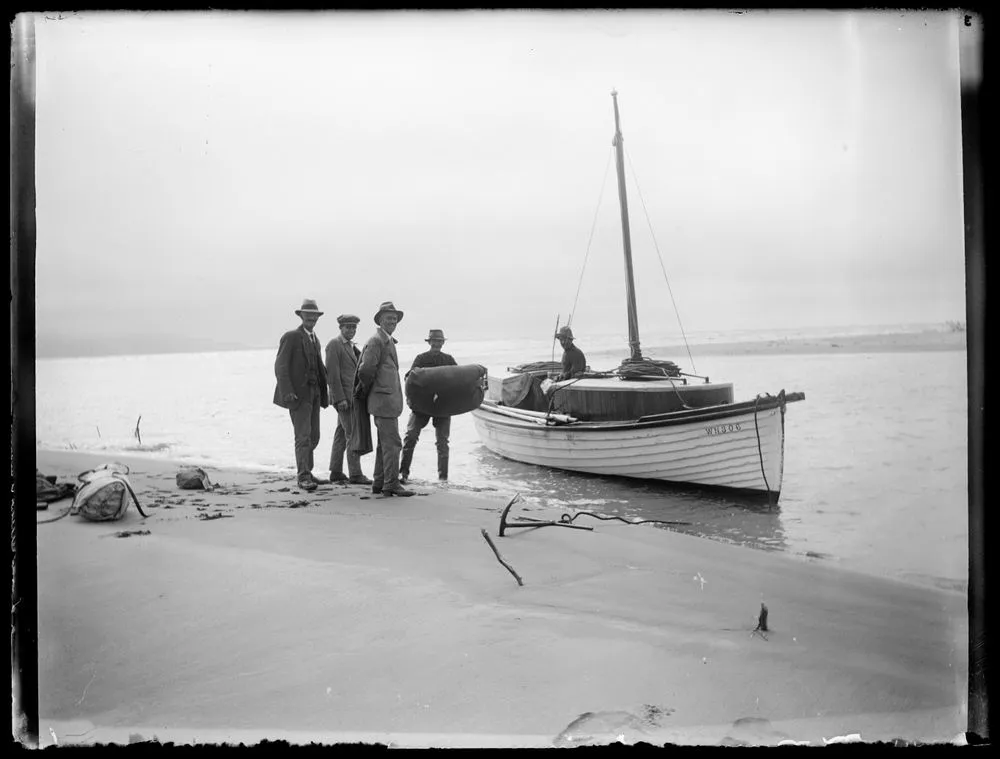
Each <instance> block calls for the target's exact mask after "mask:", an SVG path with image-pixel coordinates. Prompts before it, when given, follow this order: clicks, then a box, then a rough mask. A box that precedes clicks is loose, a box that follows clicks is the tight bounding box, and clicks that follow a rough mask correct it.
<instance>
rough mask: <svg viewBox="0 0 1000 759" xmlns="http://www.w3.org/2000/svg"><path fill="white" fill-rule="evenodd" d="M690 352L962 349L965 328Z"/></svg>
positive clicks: (706, 346) (702, 347)
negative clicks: (954, 330)
mask: <svg viewBox="0 0 1000 759" xmlns="http://www.w3.org/2000/svg"><path fill="white" fill-rule="evenodd" d="M690 348H691V353H692V354H694V355H702V356H766V355H803V354H831V353H908V352H915V353H921V352H937V351H964V350H966V340H965V332H938V331H932V330H927V331H924V332H912V333H911V332H893V333H886V334H881V335H840V336H837V335H834V336H830V337H810V338H792V339H788V338H784V339H780V340H778V339H775V340H755V341H750V342H745V343H740V342H725V343H691V344H690ZM650 351H651V352H653V351H655V352H658V353H673V354H676V355H682V354H683V353H686V351H687V349H686V348H685V346H684V345H669V346H664V347H655V348H651V349H650Z"/></svg>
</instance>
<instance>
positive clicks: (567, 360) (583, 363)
mask: <svg viewBox="0 0 1000 759" xmlns="http://www.w3.org/2000/svg"><path fill="white" fill-rule="evenodd" d="M556 338H557V339H558V340H559V345H561V346H562V349H563V355H562V373H561V374H560V375H559V376H558V377H556V381H557V382H561V381H562V380H568V379H573V378H574V377H576V376H577V375H579V374H582V373H583V372H584V371H586V369H587V358H586V357H585V356H584V355H583V351H582V350H580V349H579V348H577V347H576V346H575V345H573V330H571V329H570V328H569V327H568V326H566V327H560V328H559V331H558V332H556Z"/></svg>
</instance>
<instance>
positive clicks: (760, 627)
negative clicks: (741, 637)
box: [750, 603, 767, 640]
mask: <svg viewBox="0 0 1000 759" xmlns="http://www.w3.org/2000/svg"><path fill="white" fill-rule="evenodd" d="M766 632H767V606H765V605H764V604H763V603H761V605H760V616H758V617H757V626H756V627H755V628H754V629H753V630H752V631H751V633H750V637H751V638H752V637H753V636H754V635H759V636H760V637H762V638H763V639H764V640H767V636H766V635H765V634H764V633H766Z"/></svg>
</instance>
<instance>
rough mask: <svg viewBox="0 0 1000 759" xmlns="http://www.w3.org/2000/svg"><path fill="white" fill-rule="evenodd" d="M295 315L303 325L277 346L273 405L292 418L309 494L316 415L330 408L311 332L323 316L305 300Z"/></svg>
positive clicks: (299, 474) (302, 476)
mask: <svg viewBox="0 0 1000 759" xmlns="http://www.w3.org/2000/svg"><path fill="white" fill-rule="evenodd" d="M295 313H296V315H297V316H298V317H299V318H300V319H301V320H302V324H301V325H300V326H299V327H298V328H297V329H293V330H290V331H289V332H286V333H285V334H283V335H282V336H281V342H280V343H279V344H278V357H277V358H276V359H275V361H274V376H275V377H276V378H277V380H278V384H277V386H276V387H275V388H274V402H275V404H277V405H278V406H281V407H282V408H286V409H288V413H289V415H290V416H291V417H292V428H293V430H294V431H295V469H296V472H297V478H298V484H299V487H300V488H302V489H303V490H309V491H312V490H315V489H316V485H317V484H318V482H319V481H318V480H317V479H316V478H315V477H313V473H312V469H313V451H314V450H315V449H316V446H317V445H319V412H320V409H321V408H326V407H327V406H329V405H330V400H329V394H328V392H327V381H326V369H325V367H324V366H323V357H322V355H321V354H320V347H319V338H318V337H316V333H315V332H314V331H313V328H314V327H315V326H316V322H317V321H318V320H319V317H321V316H322V315H323V312H322V311H320V310H319V308H318V307H317V305H316V301H314V300H309V299H306V300H304V301H302V307H301V308H299V309H298V310H296V312H295Z"/></svg>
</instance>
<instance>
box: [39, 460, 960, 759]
mask: <svg viewBox="0 0 1000 759" xmlns="http://www.w3.org/2000/svg"><path fill="white" fill-rule="evenodd" d="M110 460H119V461H121V462H122V463H126V464H127V465H129V467H130V475H129V478H130V480H131V482H132V484H133V487H134V488H135V489H136V493H137V495H138V496H139V498H140V502H141V503H142V505H143V509H144V510H145V511H146V512H147V514H149V517H148V518H147V519H142V518H141V517H140V515H139V514H138V513H137V512H136V511H135V509H134V508H130V509H129V511H128V513H127V514H126V516H125V518H124V519H123V520H121V521H119V522H112V523H90V522H85V521H83V520H81V519H80V518H78V517H66V518H64V519H60V520H59V521H56V522H52V523H46V524H39V526H38V572H39V574H38V579H39V593H38V597H39V627H38V630H39V716H40V732H41V736H40V737H41V738H42V740H43V741H45V740H48V739H49V730H50V729H51V730H52V731H53V734H54V735H56V736H59V738H58V740H59V742H60V743H64V742H67V741H68V742H73V740H74V739H73V738H72V737H70V734H79V733H85V736H84V737H83V738H82V740H84V741H88V742H94V741H101V740H102V739H103V740H106V741H110V742H124V741H125V740H127V738H128V736H129V735H131V734H132V733H133V732H140V733H142V734H143V735H144V737H145V738H146V739H149V738H150V737H151V734H150V733H155V734H156V736H157V738H158V739H159V740H164V741H165V740H175V741H188V742H198V741H203V740H207V741H208V742H224V741H230V742H232V741H233V740H236V739H237V736H243V737H242V738H240V739H241V740H248V739H249V740H259V739H264V738H271V739H276V738H281V737H284V738H285V739H287V740H293V741H294V740H297V739H296V738H294V736H299V738H301V737H302V736H311V738H309V739H311V740H323V739H322V738H316V736H317V735H323V736H327V737H326V740H331V739H332V740H334V741H341V742H342V741H348V742H353V741H358V740H360V741H375V742H380V743H387V742H389V741H393V744H394V745H414V746H415V745H436V746H448V745H464V746H493V745H578V744H580V745H582V744H583V743H601V742H613V741H614V740H616V739H617V736H618V735H619V734H623V735H624V736H625V741H626V742H637V741H644V742H650V743H653V744H662V743H665V742H670V743H682V744H687V743H697V744H712V745H717V744H719V743H720V742H723V743H725V742H726V741H727V740H729V741H730V742H733V741H735V742H737V743H738V742H743V743H750V744H755V743H756V744H770V745H774V744H775V743H777V742H779V741H780V740H783V739H787V740H809V741H811V742H812V743H813V744H814V745H817V744H818V745H822V741H823V738H830V737H832V736H833V735H846V734H850V733H856V732H861V734H862V739H863V740H866V741H868V740H892V739H894V738H902V739H906V740H925V741H926V740H930V741H935V742H942V741H951V740H953V739H954V738H955V736H956V734H958V733H962V732H964V730H965V722H964V720H965V687H966V677H965V672H966V667H967V663H966V661H967V657H966V656H965V651H966V649H967V642H966V641H967V618H966V611H965V606H966V601H965V596H964V595H963V594H960V593H954V592H949V591H945V590H937V589H933V588H927V587H923V586H913V585H910V584H907V583H904V582H899V581H894V580H889V579H884V578H876V577H870V576H868V575H861V574H855V573H853V572H851V571H850V570H845V569H843V568H840V567H830V566H826V565H822V564H820V563H819V562H814V561H808V560H803V559H800V558H793V557H791V556H786V555H782V554H776V553H772V552H765V551H760V550H754V549H751V548H746V547H742V546H733V545H727V544H724V543H718V542H715V541H712V540H709V539H705V538H698V537H694V536H690V535H684V534H681V533H676V532H672V531H667V530H662V529H647V528H644V527H642V526H629V525H622V524H615V523H605V522H600V523H597V524H593V525H590V524H588V525H587V526H592V527H593V528H594V529H593V530H591V531H583V530H570V529H555V528H548V529H538V530H519V531H516V533H515V531H510V532H508V534H507V536H506V537H503V538H500V537H499V536H497V527H498V524H499V514H500V511H501V510H502V509H503V507H504V506H505V505H506V503H507V502H508V501H509V499H510V497H511V495H512V494H510V493H506V492H503V491H500V490H498V491H479V492H475V491H466V490H463V489H459V488H455V489H450V488H449V489H448V490H445V489H443V488H442V489H439V488H437V487H434V488H419V487H418V491H420V492H422V493H426V495H420V496H416V497H413V498H407V499H399V498H380V497H376V496H372V495H371V493H370V492H366V491H368V489H367V488H361V487H357V486H354V487H346V486H329V485H328V486H323V487H321V488H319V489H318V490H317V491H315V492H314V493H312V494H309V493H303V492H298V491H297V489H296V488H295V487H294V480H293V478H292V477H291V475H288V476H284V475H276V474H274V473H254V472H251V471H243V470H216V469H210V468H209V467H204V469H205V470H206V471H207V472H208V473H209V476H210V478H211V479H212V481H213V482H215V483H217V485H218V488H217V489H216V490H214V491H184V490H179V489H177V488H176V485H175V483H174V481H173V479H174V478H173V476H174V474H175V473H176V471H178V469H179V468H180V466H182V465H183V464H178V463H176V462H169V461H163V460H155V461H154V460H147V459H142V458H136V457H132V458H130V457H117V458H116V459H109V458H108V457H107V456H101V455H97V454H81V453H76V452H63V451H39V452H38V468H39V469H40V470H41V472H42V473H43V474H49V475H51V474H54V475H57V477H58V478H59V481H60V482H61V481H64V480H66V479H70V480H74V479H75V476H76V474H78V473H79V472H81V471H84V470H86V469H88V468H91V467H92V466H94V465H95V464H98V463H105V462H108V461H110ZM68 506H69V501H68V500H66V501H62V502H57V503H55V504H51V505H50V506H49V507H48V509H47V510H46V511H40V512H38V521H39V522H41V521H42V520H47V519H51V518H53V517H55V516H58V514H59V513H61V512H62V511H63V510H64V509H66V508H68ZM147 507H148V508H147ZM536 511H537V512H538V513H537V514H536V515H535V518H542V519H547V518H551V517H552V515H551V514H550V513H546V512H548V511H551V509H548V510H546V509H538V510H536ZM216 515H218V516H216ZM522 515H526V512H525V510H524V509H522V508H520V505H516V506H515V508H514V509H512V511H511V515H510V518H511V519H514V518H518V517H519V516H522ZM206 517H208V518H206ZM647 527H648V526H647ZM483 529H485V530H487V531H488V533H489V534H490V535H491V536H493V540H494V542H495V544H496V547H497V549H498V550H499V551H500V553H501V555H502V556H503V557H504V559H505V560H507V561H508V562H509V563H510V564H511V565H512V566H513V567H514V568H516V570H517V571H518V573H519V574H520V575H522V576H523V578H524V583H525V584H524V586H523V587H521V586H518V585H517V584H516V582H515V581H514V579H513V577H512V576H511V575H510V574H509V573H508V572H507V571H506V570H505V569H504V567H502V566H501V565H500V563H499V562H498V561H497V560H496V557H495V556H494V555H493V554H492V553H491V550H490V547H489V546H488V545H486V542H485V541H484V540H483V538H482V536H481V534H480V531H481V530H483ZM135 530H141V531H146V530H148V531H149V534H139V533H134V532H133V533H132V534H131V535H129V537H128V539H127V540H122V539H115V535H116V534H117V533H119V532H123V531H135ZM52 589H57V592H55V593H52V592H50V591H51V590H52ZM762 601H764V602H766V603H767V605H768V608H769V609H770V614H771V616H770V620H771V624H770V627H769V630H770V632H769V634H768V639H767V640H763V639H762V638H761V637H760V636H759V635H754V634H753V633H752V629H753V626H754V623H755V621H756V617H757V612H758V610H759V605H760V603H761V602H762ZM248 632H249V633H250V634H249V635H247V634H245V633H248ZM917 662H919V665H918V664H917ZM588 713H589V714H590V715H591V716H590V717H587V719H584V720H583V722H581V721H580V720H581V719H582V718H583V717H584V716H585V715H586V714H588ZM597 715H600V716H599V717H598V716H597ZM595 720H596V721H595ZM574 726H575V727H574ZM140 727H141V729H140ZM81 728H83V729H81ZM130 731H131V732H130ZM199 736H201V737H200V738H199ZM248 736H249V738H248ZM252 736H258V737H257V738H256V739H254V738H253V737H252ZM779 736H787V738H780V737H779Z"/></svg>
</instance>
